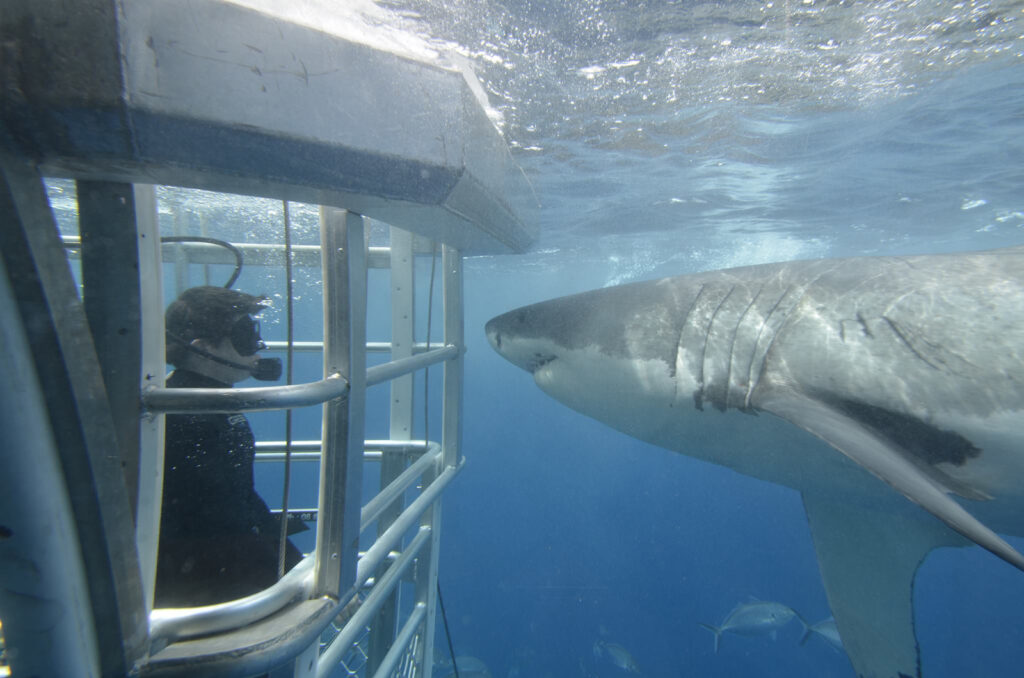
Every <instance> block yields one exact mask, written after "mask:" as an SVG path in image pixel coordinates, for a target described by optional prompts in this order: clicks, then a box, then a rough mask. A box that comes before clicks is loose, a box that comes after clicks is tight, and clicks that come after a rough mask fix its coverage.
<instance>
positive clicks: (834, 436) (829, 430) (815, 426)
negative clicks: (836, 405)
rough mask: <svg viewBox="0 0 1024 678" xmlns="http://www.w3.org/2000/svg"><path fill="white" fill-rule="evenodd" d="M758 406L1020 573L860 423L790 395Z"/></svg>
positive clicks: (939, 490) (990, 538)
mask: <svg viewBox="0 0 1024 678" xmlns="http://www.w3.org/2000/svg"><path fill="white" fill-rule="evenodd" d="M757 407H759V408H760V409H762V410H765V411H766V412H771V413H773V414H775V415H777V416H780V417H782V418H783V419H785V420H787V421H789V422H791V423H793V424H795V425H796V426H799V427H800V428H802V429H804V430H805V431H807V432H808V433H812V434H813V435H815V436H817V437H818V438H821V439H822V440H824V441H825V442H826V443H828V444H829V445H831V446H832V447H834V448H835V449H837V450H839V451H840V452H842V453H843V454H844V455H846V456H847V457H849V458H850V459H852V460H853V461H855V462H857V463H858V464H860V465H861V466H862V467H864V468H865V469H867V470H868V471H870V472H871V473H872V474H873V475H875V476H876V477H878V478H880V479H881V480H883V481H885V482H886V483H888V484H889V485H890V486H892V487H893V489H895V490H896V491H897V492H899V493H900V494H902V495H903V496H905V497H906V498H907V499H910V500H911V501H912V502H914V503H915V504H917V505H919V506H920V507H921V508H923V509H924V510H926V511H928V512H929V513H931V514H932V515H934V516H935V517H936V518H938V519H939V520H941V521H942V522H944V523H946V525H948V526H949V527H950V528H952V529H953V530H955V531H957V532H959V533H960V534H962V535H963V536H964V537H966V538H968V539H970V540H971V541H973V542H974V543H975V544H977V545H978V546H981V547H983V548H985V549H988V550H989V551H991V552H992V553H994V554H996V555H997V556H999V557H1000V558H1002V559H1003V560H1005V561H1006V562H1008V563H1010V564H1011V565H1013V566H1014V567H1016V568H1018V569H1020V570H1024V556H1022V555H1021V554H1020V553H1019V552H1018V551H1017V550H1015V549H1014V548H1013V547H1012V546H1010V545H1009V544H1008V543H1006V541H1004V540H1003V539H1002V538H1001V537H1000V536H999V535H997V534H996V533H995V532H993V531H992V530H990V529H989V528H988V527H986V526H985V525H984V524H982V523H981V521H979V520H978V519H977V518H975V517H974V516H972V515H971V514H970V513H968V511H967V510H966V509H965V508H964V507H963V506H961V505H960V504H958V503H956V501H954V500H953V499H952V498H951V497H950V496H949V495H948V494H947V488H945V487H942V486H941V485H940V484H939V483H938V482H937V481H936V480H934V479H933V478H931V477H929V476H928V475H927V474H925V473H924V472H923V471H922V470H921V469H919V468H918V467H917V466H915V465H914V463H913V462H911V461H910V460H909V459H908V458H907V455H906V454H905V453H904V452H903V451H902V450H900V449H899V448H897V447H895V446H894V445H893V444H892V443H890V442H888V441H887V440H885V439H883V438H881V437H879V436H877V435H875V433H873V432H872V431H871V430H870V429H868V428H867V427H865V426H863V425H862V424H860V423H859V422H858V421H856V420H854V419H852V418H850V417H848V416H847V415H845V414H844V413H842V412H839V411H837V410H835V409H833V408H831V407H829V406H828V405H826V404H824V403H822V402H820V401H818V400H815V399H813V398H810V397H808V396H805V395H803V394H800V393H796V392H791V391H785V392H783V393H778V394H771V395H769V396H767V397H762V398H759V401H758V402H757Z"/></svg>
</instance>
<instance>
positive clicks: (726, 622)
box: [700, 600, 806, 654]
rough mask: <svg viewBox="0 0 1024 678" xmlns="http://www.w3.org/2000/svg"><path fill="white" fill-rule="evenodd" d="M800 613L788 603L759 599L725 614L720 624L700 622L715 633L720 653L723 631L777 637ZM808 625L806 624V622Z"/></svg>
mask: <svg viewBox="0 0 1024 678" xmlns="http://www.w3.org/2000/svg"><path fill="white" fill-rule="evenodd" d="M794 618H795V619H798V620H800V623H801V624H803V620H802V619H800V615H798V614H797V613H796V611H795V610H794V609H793V608H791V607H789V606H788V605H783V604H782V603H772V602H769V601H762V600H758V601H755V602H752V603H741V604H739V605H737V606H736V607H734V608H733V609H732V612H730V613H729V614H727V615H726V616H725V619H723V620H722V623H721V625H720V626H712V625H711V624H700V626H701V627H702V628H705V629H707V630H708V631H711V633H713V634H715V654H717V653H718V642H719V640H720V639H721V637H722V634H723V633H727V632H728V633H735V634H737V635H740V636H766V635H770V636H771V637H772V639H774V638H775V634H776V632H777V631H778V630H779V629H780V628H782V627H783V626H785V625H786V624H788V623H789V622H790V621H791V620H793V619H794ZM804 626H805V627H806V624H804Z"/></svg>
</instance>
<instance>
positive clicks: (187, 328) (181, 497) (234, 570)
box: [155, 286, 307, 607]
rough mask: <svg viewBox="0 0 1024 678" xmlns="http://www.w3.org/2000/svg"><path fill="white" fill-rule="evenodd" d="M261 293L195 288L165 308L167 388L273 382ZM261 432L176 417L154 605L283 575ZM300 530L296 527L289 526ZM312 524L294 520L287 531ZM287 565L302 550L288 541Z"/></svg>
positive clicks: (194, 602) (235, 423)
mask: <svg viewBox="0 0 1024 678" xmlns="http://www.w3.org/2000/svg"><path fill="white" fill-rule="evenodd" d="M266 301H267V300H266V298H265V297H256V296H252V295H249V294H245V293H243V292H238V291H236V290H232V289H228V288H224V287H208V286H204V287H193V288H191V289H188V290H185V291H184V292H183V293H182V294H181V296H180V297H178V299H177V300H175V301H174V302H172V303H171V305H170V306H168V307H167V312H166V315H165V320H166V329H167V362H168V363H169V364H171V365H173V366H174V368H175V369H174V371H173V372H172V373H171V375H170V376H169V377H168V378H167V387H168V388H228V387H231V386H233V385H234V384H235V383H237V382H239V381H242V380H243V379H246V378H248V377H255V378H256V379H259V380H262V381H276V380H277V379H279V378H280V376H281V361H280V359H276V358H260V357H259V355H258V353H259V351H260V350H262V349H264V348H266V344H264V343H263V340H262V339H261V337H260V325H259V321H258V320H256V318H255V317H254V316H256V315H258V314H259V313H260V312H261V311H262V310H263V309H264V308H265V307H266ZM255 453H256V450H255V439H254V437H253V433H252V429H251V428H250V427H249V422H248V420H247V419H246V417H245V416H244V415H243V414H239V413H236V414H170V415H167V421H166V442H165V446H164V486H163V504H162V515H161V520H160V545H159V551H158V558H157V576H156V592H155V606H156V607H194V606H199V605H211V604H214V603H221V602H225V601H228V600H234V599H236V598H241V597H243V596H247V595H250V594H252V593H255V592H257V591H259V590H261V589H264V588H266V587H267V586H270V585H272V584H274V583H275V582H276V581H277V569H278V550H279V546H280V520H279V519H278V518H277V517H275V516H274V514H272V513H271V512H270V510H269V509H268V508H267V505H266V503H265V502H264V501H263V499H262V498H261V497H260V496H259V494H257V493H256V490H255V488H254V486H253V463H254V461H255ZM293 527H294V528H297V529H293ZM303 529H307V528H306V526H305V525H303V524H301V523H299V524H297V525H296V526H293V525H289V534H291V533H294V532H297V531H301V530H303ZM285 548H286V549H287V550H286V553H285V568H286V570H287V569H291V568H292V567H293V566H294V565H295V564H296V563H298V562H299V561H300V560H301V559H302V553H301V552H300V551H299V549H298V548H297V547H296V546H295V545H294V544H293V543H292V542H291V540H287V541H286V545H285Z"/></svg>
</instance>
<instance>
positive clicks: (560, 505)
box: [51, 0, 1024, 678]
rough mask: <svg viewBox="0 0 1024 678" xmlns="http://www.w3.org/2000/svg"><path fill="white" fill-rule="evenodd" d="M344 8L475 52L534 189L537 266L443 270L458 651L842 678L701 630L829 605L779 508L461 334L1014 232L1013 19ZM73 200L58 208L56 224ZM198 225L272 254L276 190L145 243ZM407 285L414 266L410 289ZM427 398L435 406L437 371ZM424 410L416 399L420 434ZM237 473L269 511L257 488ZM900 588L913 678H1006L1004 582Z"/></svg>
mask: <svg viewBox="0 0 1024 678" xmlns="http://www.w3.org/2000/svg"><path fill="white" fill-rule="evenodd" d="M310 4H316V5H319V6H321V7H328V8H329V6H330V3H328V2H319V3H310ZM350 4H351V5H352V6H354V7H356V8H357V9H358V8H360V7H362V6H363V5H364V4H365V7H363V9H365V10H366V15H367V17H369V18H371V19H372V21H370V22H369V23H370V24H371V25H380V24H381V22H383V23H384V24H385V27H386V28H388V29H390V30H391V31H398V32H404V34H406V35H407V36H408V39H409V40H410V41H415V42H417V43H421V44H423V45H427V46H428V47H430V48H431V49H436V50H437V51H438V54H441V55H443V54H449V56H451V55H457V56H458V57H460V58H461V59H463V60H464V61H466V62H468V63H469V64H470V66H471V67H472V69H473V70H474V71H475V72H476V73H477V74H478V76H479V77H480V79H481V81H482V82H483V85H484V90H485V93H486V96H487V98H488V100H489V103H490V105H491V106H492V107H493V109H494V112H495V116H494V117H495V119H496V120H498V121H499V124H500V126H501V129H502V131H503V133H504V135H505V137H506V139H507V140H508V142H509V145H510V147H511V148H512V152H513V157H514V158H515V160H516V162H517V163H518V164H519V165H520V166H521V167H522V169H523V171H524V173H525V174H526V176H527V177H528V178H529V180H530V182H531V185H532V186H533V189H534V199H533V200H532V201H529V202H531V204H529V205H520V206H517V207H521V208H523V209H524V211H525V212H526V213H528V214H530V215H531V217H530V218H534V219H536V220H537V221H538V223H539V225H540V239H539V242H538V243H537V245H536V247H535V248H534V249H533V251H531V252H530V253H527V254H525V255H520V256H503V257H473V258H469V259H467V261H466V262H465V295H466V336H467V344H468V353H467V355H466V383H465V408H464V420H463V422H464V430H463V451H464V454H465V456H466V458H467V466H466V468H465V470H464V472H463V473H462V474H461V476H460V477H459V478H458V480H457V481H456V483H455V484H454V485H453V487H452V489H451V490H450V492H449V493H448V494H447V495H446V497H445V501H444V528H443V542H442V543H443V547H442V554H441V574H440V576H441V584H442V587H443V590H444V596H445V603H446V607H447V612H448V622H449V624H450V628H451V635H452V642H453V644H454V646H455V649H456V653H457V654H459V655H470V656H474V657H477V658H479V659H480V660H481V661H483V662H484V664H486V666H487V667H488V668H489V670H490V673H491V674H492V675H493V676H495V677H496V678H517V677H518V676H523V677H524V678H525V677H526V676H539V677H541V678H544V677H548V676H550V677H558V678H564V677H566V676H580V677H581V678H582V677H591V676H597V677H600V678H613V677H614V676H617V675H620V674H623V673H624V672H623V671H622V669H620V668H618V667H616V666H614V665H613V664H612V663H611V662H610V661H609V660H608V659H607V656H606V655H605V654H604V653H595V651H594V647H595V643H597V642H598V641H601V642H605V643H617V644H619V645H621V646H623V647H625V648H627V649H628V650H629V651H630V653H631V654H632V655H633V657H634V658H635V660H636V663H637V665H638V667H639V669H640V673H641V674H642V675H644V676H665V677H673V678H675V677H686V678H689V677H691V676H694V677H696V676H701V677H704V676H758V677H761V676H763V677H768V678H773V677H775V676H778V677H780V678H781V677H785V678H793V677H795V676H808V677H815V678H821V677H830V676H835V677H843V678H847V677H849V676H852V675H853V672H852V670H851V668H850V666H849V664H848V663H847V661H846V660H845V658H844V657H843V655H841V654H840V653H837V652H835V651H834V650H832V649H831V648H829V647H828V646H827V645H826V644H825V643H823V642H820V641H819V640H818V639H811V641H809V642H808V643H807V644H806V645H803V646H801V645H800V644H799V638H800V630H799V628H798V625H796V624H791V625H790V626H788V627H786V628H784V629H782V631H780V633H779V636H778V638H777V639H775V640H772V639H770V638H766V637H754V638H743V637H736V636H729V635H727V636H726V637H724V638H723V640H722V642H721V648H720V651H719V652H718V653H717V654H715V653H714V651H713V643H712V636H711V634H709V633H708V632H707V631H705V630H703V629H701V628H700V627H699V626H698V623H699V622H704V623H710V624H718V623H719V622H720V621H721V620H722V618H723V617H724V616H725V615H726V614H727V613H728V612H729V611H730V610H731V609H732V608H733V607H734V606H735V605H736V604H737V603H740V602H746V601H748V600H749V599H750V598H751V597H756V598H759V599H762V600H771V601H778V602H782V603H785V604H788V605H791V606H792V607H794V608H795V609H796V610H797V611H798V612H799V613H800V614H801V615H803V616H804V617H806V618H807V619H808V621H811V622H814V621H818V620H820V619H823V618H825V617H826V616H828V614H829V612H828V607H827V604H826V601H825V595H824V591H823V589H822V585H821V581H820V578H819V575H818V572H817V562H816V557H815V554H814V550H813V546H812V544H811V540H810V534H809V531H808V527H807V522H806V518H805V516H804V513H803V507H802V504H801V501H800V497H799V495H798V494H797V493H796V492H794V491H792V490H789V489H786V488H782V487H778V486H774V485H770V484H767V483H764V482H761V481H758V480H754V479H751V478H747V477H744V476H740V475H738V474H736V473H734V472H732V471H729V470H726V469H723V468H720V467H716V466H713V465H709V464H706V463H703V462H698V461H695V460H692V459H690V458H688V457H685V456H683V455H679V454H677V453H673V452H669V451H667V450H663V449H660V448H656V447H652V446H650V445H647V444H644V443H641V442H639V441H637V440H634V439H631V438H629V437H626V436H624V435H622V434H620V433H617V432H615V431H613V430H611V429H609V428H607V427H605V426H603V425H601V424H599V423H597V422H594V421H592V420H589V419H587V418H585V417H583V416H581V415H579V414H576V413H575V412H573V411H571V410H569V409H567V408H566V407H564V406H562V405H560V404H559V403H557V402H555V401H553V400H552V399H550V398H548V397H547V396H546V395H544V394H543V393H542V392H541V391H540V390H539V389H537V388H536V386H534V384H533V383H532V380H531V379H530V377H529V375H527V374H525V373H523V372H521V371H519V370H518V369H516V368H515V367H513V366H511V365H510V364H508V363H506V362H505V361H504V360H502V359H501V358H500V357H499V356H497V355H496V354H495V353H494V352H493V351H492V350H491V349H490V347H489V346H488V345H487V342H486V340H485V337H484V335H483V329H482V328H483V325H484V323H485V322H486V321H487V320H488V319H489V318H491V317H492V316H494V315H497V314H498V313H501V312H504V311H506V310H508V309H511V308H514V307H516V306H519V305H522V304H527V303H531V302H534V301H538V300H542V299H546V298H550V297H554V296H558V295H562V294H568V293H572V292H577V291H581V290H586V289H591V288H596V287H602V286H606V285H610V284H616V283H621V282H626V281H631V280H639V279H648V278H654V277H658V276H662V275H673V274H678V273H686V272H692V271H698V270H707V269H714V268H722V267H728V266H735V265H742V264H748V263H759V262H767V261H781V260H787V259H793V258H806V257H826V256H828V257H833V256H852V255H868V254H902V253H911V252H922V253H924V252H950V251H962V250H976V249H986V248H993V247H1001V246H1009V245H1017V244H1021V243H1022V242H1024V198H1022V192H1021V187H1022V186H1024V165H1022V163H1021V158H1022V157H1024V61H1022V58H1024V54H1022V52H1024V13H1022V9H1021V7H1020V5H1019V3H1014V2H958V3H943V2H934V3H932V2H859V3H851V2H844V1H842V0H836V1H832V2H815V1H813V0H802V1H801V2H797V1H796V0H776V1H774V2H745V1H739V2H702V1H692V2H681V1H680V2H672V1H671V0H663V1H656V0H651V1H648V2H640V1H639V0H637V1H635V2H625V1H623V2H610V1H607V2H605V1H601V0H567V1H565V2H560V1H557V0H505V1H504V2H502V1H501V0H486V1H484V2H479V1H477V0H453V1H451V2H445V3H440V2H436V1H433V0H423V1H422V2H415V1H404V2H403V1H400V0H389V1H388V2H380V3H376V4H372V3H369V2H355V1H353V2H352V3H350ZM440 58H444V57H440ZM67 190H68V189H67V187H66V186H64V187H61V186H59V185H58V186H56V187H55V188H53V189H52V190H51V196H53V197H54V198H55V206H56V207H57V209H58V214H60V210H61V205H62V202H61V198H62V196H64V192H66V191H67ZM206 200H210V202H209V203H207V202H204V201H206ZM232 200H233V199H232ZM67 209H68V210H73V208H72V207H67ZM182 214H186V215H191V216H187V217H186V218H185V221H184V222H180V220H181V215H182ZM197 215H204V216H203V218H204V219H208V223H206V226H208V230H209V231H210V232H211V234H213V235H220V236H223V237H227V238H229V239H231V240H242V241H244V240H250V241H253V242H274V241H278V240H279V239H280V230H279V225H280V223H281V206H280V203H278V202H275V201H260V200H251V199H238V200H237V201H235V202H231V201H229V202H228V203H224V202H223V201H220V200H219V199H218V200H214V199H212V198H209V197H204V195H203V194H197V193H195V192H185V191H176V190H174V189H167V190H164V191H163V192H162V193H161V219H162V222H161V226H162V229H164V230H165V231H166V232H168V233H170V232H174V231H175V230H182V229H183V230H185V231H192V232H198V230H199V228H200V226H201V224H200V223H199V221H200V217H199V216H197ZM292 220H293V224H294V226H295V231H296V233H295V235H296V238H297V241H298V243H300V244H302V243H307V244H312V243H315V242H316V241H317V240H316V211H315V209H313V208H309V207H306V206H293V213H292ZM272 225H273V226H272ZM378 236H379V234H378ZM210 273H211V276H212V278H214V279H216V280H215V281H214V283H215V284H216V282H217V281H218V280H219V279H220V277H221V276H222V277H226V274H225V271H224V270H222V269H220V268H219V267H213V270H212V271H211V272H210ZM429 276H430V266H429V261H423V260H421V261H420V262H418V264H417V277H418V281H419V283H420V284H425V283H426V281H427V280H428V279H429ZM198 282H200V279H198V278H194V279H192V280H190V284H196V283H198ZM296 284H297V287H296V297H297V299H296V313H297V315H296V318H297V326H298V327H299V328H300V335H302V336H298V337H297V338H299V339H302V338H306V337H312V336H316V335H317V334H318V333H319V331H320V327H319V323H320V296H319V294H320V292H319V288H318V285H319V283H318V281H317V280H316V275H315V273H310V272H302V271H300V272H299V273H298V274H297V276H296ZM370 284H371V300H373V299H374V298H375V296H379V295H382V294H384V291H383V290H385V289H386V287H385V286H386V280H385V279H383V278H381V277H379V276H378V275H377V274H376V273H373V274H371V281H370ZM174 285H175V280H174V278H173V274H172V273H171V272H170V271H168V278H167V279H166V280H165V287H166V289H168V290H171V289H173V288H174ZM237 287H238V288H240V289H245V290H248V291H252V292H258V293H266V294H268V295H270V296H272V297H274V298H275V302H276V303H275V306H274V308H273V309H271V310H270V311H269V312H268V313H267V314H266V317H265V319H264V324H263V326H264V335H265V338H268V339H283V338H284V322H283V310H282V309H283V306H284V305H283V303H281V294H282V292H283V289H284V279H283V274H282V273H281V272H280V270H277V269H261V268H258V267H247V268H246V270H245V271H244V273H243V277H242V278H241V279H240V281H239V283H238V285H237ZM419 303H420V308H418V317H417V325H418V329H417V334H418V337H419V338H421V339H422V338H423V337H425V336H426V309H425V307H424V301H423V300H420V302H419ZM384 308H385V307H384V306H382V305H374V304H373V303H371V315H370V319H369V327H370V338H371V339H372V340H383V339H385V338H386V337H387V336H388V331H389V319H388V316H387V311H386V310H382V309H384ZM438 311H439V308H438V306H437V305H435V308H434V312H435V314H434V323H433V328H434V333H433V338H434V339H435V340H437V339H438V338H439V336H440V335H439V324H438V320H439V316H438V315H437V313H438ZM374 359H375V360H377V359H380V358H374ZM298 360H299V364H298V366H297V375H296V379H297V380H304V379H312V378H314V376H315V375H316V374H317V373H318V371H319V359H318V357H315V356H300V358H299V359H298ZM430 381H431V384H432V385H433V387H434V389H433V391H434V394H435V395H436V387H437V386H438V385H439V384H440V382H441V378H440V372H439V371H438V370H436V369H435V370H433V371H432V372H431V376H430ZM420 385H422V384H420ZM610 397H615V394H610ZM369 398H370V401H369V404H368V412H369V419H368V422H367V436H368V437H383V436H384V435H385V433H386V430H387V429H386V426H387V421H386V417H385V416H384V415H383V414H382V413H383V412H385V411H386V392H385V391H383V390H382V389H381V388H379V387H378V388H376V389H371V391H370V394H369ZM439 413H440V407H439V403H438V402H437V401H436V398H435V399H432V400H431V419H430V424H429V428H430V431H432V432H433V434H432V437H435V438H436V435H437V433H438V432H439V431H440V420H439V418H438V415H439ZM251 419H252V422H253V428H254V430H255V432H256V434H257V437H258V438H262V439H271V438H274V439H277V438H280V436H281V431H282V420H281V415H279V414H278V415H274V416H273V417H272V416H271V415H267V416H265V417H263V416H253V417H252V418H251ZM319 426H320V421H319V412H318V411H315V408H311V409H308V410H300V411H297V412H296V414H295V428H296V431H297V432H298V433H297V435H296V437H298V438H313V437H316V436H317V435H318V432H319ZM417 426H418V429H417V430H418V432H419V433H422V431H423V428H424V427H423V421H422V418H421V419H420V420H419V421H418V423H417ZM763 444H764V445H765V447H766V448H769V447H770V446H771V445H772V444H773V441H771V440H764V441H763ZM258 481H259V483H260V490H261V492H262V493H263V494H264V496H265V497H266V498H267V499H268V501H269V502H270V503H272V504H273V503H275V502H276V501H277V500H278V498H279V496H280V477H279V475H277V472H276V471H272V470H270V469H269V468H261V469H260V471H259V477H258ZM293 482H294V487H293V499H292V505H293V506H295V505H302V504H304V503H308V502H309V501H310V498H311V497H315V488H316V478H315V474H314V473H313V472H312V470H311V469H308V468H301V467H299V468H297V469H296V477H295V479H294V481H293ZM372 484H373V479H372V478H370V479H368V480H367V491H369V490H370V489H371V487H372ZM311 537H312V534H311V533H306V534H305V535H301V536H300V537H299V542H300V545H301V546H302V547H303V548H306V549H308V548H310V547H311V543H312V542H311ZM1011 541H1012V543H1013V544H1014V545H1015V546H1016V547H1017V548H1019V549H1020V548H1024V540H1021V539H1019V538H1011ZM912 594H913V596H914V601H915V603H916V606H917V618H916V630H917V634H918V638H919V641H920V649H921V658H922V668H923V674H924V675H925V676H928V677H929V678H942V677H950V678H961V677H963V676H1012V675H1018V674H1019V667H1020V666H1021V665H1022V664H1024V630H1022V627H1021V625H1020V624H1019V614H1018V613H1019V609H1020V602H1021V601H1022V600H1024V576H1021V573H1020V572H1017V571H1015V570H1013V569H1012V568H1011V567H1010V566H1008V565H1006V564H1005V563H1003V562H1002V561H1000V560H998V559H996V558H995V557H994V556H991V555H990V554H988V553H986V552H983V551H981V550H980V549H978V548H966V549H940V550H937V551H935V552H933V553H932V554H931V555H930V556H929V558H928V559H927V560H926V561H925V562H924V564H923V565H922V567H921V569H920V572H919V575H918V578H917V580H916V583H915V588H914V591H913V593H912ZM439 632H440V627H439ZM443 650H444V643H443V642H442V641H441V639H440V638H439V639H438V653H439V655H440V654H442V653H443ZM599 655H600V656H599ZM439 673H440V674H441V675H444V674H445V670H444V669H439Z"/></svg>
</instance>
